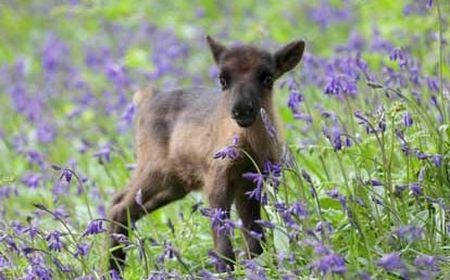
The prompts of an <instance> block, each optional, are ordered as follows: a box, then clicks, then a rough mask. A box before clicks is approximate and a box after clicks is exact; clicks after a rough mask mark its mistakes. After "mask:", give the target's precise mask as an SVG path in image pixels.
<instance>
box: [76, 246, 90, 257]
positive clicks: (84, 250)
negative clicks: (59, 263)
mask: <svg viewBox="0 0 450 280" xmlns="http://www.w3.org/2000/svg"><path fill="white" fill-rule="evenodd" d="M90 249H91V247H90V246H89V245H88V244H86V243H81V244H77V250H76V252H75V253H74V254H73V255H74V257H78V256H83V257H84V256H86V255H87V254H88V253H89V250H90Z"/></svg>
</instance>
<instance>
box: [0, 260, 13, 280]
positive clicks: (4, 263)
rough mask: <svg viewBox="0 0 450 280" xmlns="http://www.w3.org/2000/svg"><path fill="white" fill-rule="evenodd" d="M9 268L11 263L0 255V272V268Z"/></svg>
mask: <svg viewBox="0 0 450 280" xmlns="http://www.w3.org/2000/svg"><path fill="white" fill-rule="evenodd" d="M9 267H11V262H10V261H9V260H8V259H7V258H5V257H4V256H3V255H0V270H1V269H2V268H9ZM0 279H1V278H0Z"/></svg>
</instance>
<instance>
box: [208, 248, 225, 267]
mask: <svg viewBox="0 0 450 280" xmlns="http://www.w3.org/2000/svg"><path fill="white" fill-rule="evenodd" d="M208 257H209V259H210V260H211V263H212V264H213V265H214V267H215V269H216V271H221V272H223V271H229V270H230V266H229V265H227V264H226V263H225V262H224V261H223V259H222V258H221V257H220V256H219V255H218V254H217V253H216V252H214V251H209V252H208Z"/></svg>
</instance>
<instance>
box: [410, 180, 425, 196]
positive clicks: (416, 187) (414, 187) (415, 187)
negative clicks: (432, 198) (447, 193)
mask: <svg viewBox="0 0 450 280" xmlns="http://www.w3.org/2000/svg"><path fill="white" fill-rule="evenodd" d="M409 189H410V190H411V192H412V194H413V195H414V196H415V197H418V196H420V195H422V194H423V191H422V187H421V186H420V184H418V183H412V184H410V185H409Z"/></svg>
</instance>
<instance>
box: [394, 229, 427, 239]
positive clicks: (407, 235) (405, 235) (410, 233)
mask: <svg viewBox="0 0 450 280" xmlns="http://www.w3.org/2000/svg"><path fill="white" fill-rule="evenodd" d="M394 233H395V234H396V235H397V236H398V237H399V238H401V239H404V240H407V241H408V242H415V241H418V240H420V239H421V238H422V236H423V228H421V227H418V226H415V225H406V226H400V227H397V228H396V229H395V230H394Z"/></svg>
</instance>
